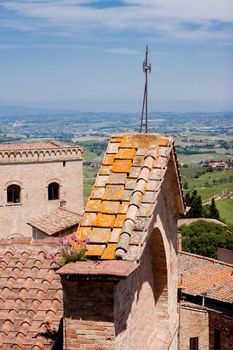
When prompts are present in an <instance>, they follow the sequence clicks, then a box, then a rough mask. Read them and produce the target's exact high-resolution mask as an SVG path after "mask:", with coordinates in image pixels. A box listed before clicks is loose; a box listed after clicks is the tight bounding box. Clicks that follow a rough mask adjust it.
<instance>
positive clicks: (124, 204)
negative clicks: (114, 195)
mask: <svg viewBox="0 0 233 350" xmlns="http://www.w3.org/2000/svg"><path fill="white" fill-rule="evenodd" d="M128 206H129V202H122V203H121V204H120V206H119V210H118V213H119V214H126V212H127V209H128Z"/></svg>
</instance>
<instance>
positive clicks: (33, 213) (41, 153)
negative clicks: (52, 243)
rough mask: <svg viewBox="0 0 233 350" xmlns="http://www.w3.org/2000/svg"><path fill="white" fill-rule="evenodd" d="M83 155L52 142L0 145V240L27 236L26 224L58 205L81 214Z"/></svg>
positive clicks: (66, 146)
mask: <svg viewBox="0 0 233 350" xmlns="http://www.w3.org/2000/svg"><path fill="white" fill-rule="evenodd" d="M82 152H83V150H82V148H81V147H80V146H77V145H73V144H68V143H64V142H60V141H54V140H51V141H44V142H36V143H24V144H23V143H22V144H1V145H0V238H3V237H4V238H6V237H13V236H15V235H23V236H30V235H31V227H30V226H29V225H27V222H28V221H30V220H31V219H33V218H34V217H38V216H42V215H46V214H49V213H50V212H52V211H53V210H54V209H57V208H58V207H59V206H61V205H65V206H66V209H68V210H71V211H74V212H77V213H82V211H83V169H82Z"/></svg>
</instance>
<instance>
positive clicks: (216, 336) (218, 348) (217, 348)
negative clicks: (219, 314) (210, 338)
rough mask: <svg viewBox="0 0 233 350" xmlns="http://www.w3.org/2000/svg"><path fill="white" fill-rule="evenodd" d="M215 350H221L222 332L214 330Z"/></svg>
mask: <svg viewBox="0 0 233 350" xmlns="http://www.w3.org/2000/svg"><path fill="white" fill-rule="evenodd" d="M214 350H221V331H220V330H219V329H215V330H214Z"/></svg>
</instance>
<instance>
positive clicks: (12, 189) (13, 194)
mask: <svg viewBox="0 0 233 350" xmlns="http://www.w3.org/2000/svg"><path fill="white" fill-rule="evenodd" d="M20 192H21V188H20V186H18V185H10V186H8V187H7V203H20V201H21V198H20Z"/></svg>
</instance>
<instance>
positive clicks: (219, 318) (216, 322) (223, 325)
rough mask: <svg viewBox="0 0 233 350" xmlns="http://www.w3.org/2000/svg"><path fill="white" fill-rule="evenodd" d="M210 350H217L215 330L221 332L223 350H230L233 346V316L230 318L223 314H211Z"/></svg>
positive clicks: (213, 312) (212, 312)
mask: <svg viewBox="0 0 233 350" xmlns="http://www.w3.org/2000/svg"><path fill="white" fill-rule="evenodd" d="M209 326H210V332H209V339H210V346H209V350H215V348H214V335H215V330H218V331H220V334H221V335H220V338H221V341H220V343H221V350H230V349H232V345H233V316H231V317H229V316H227V315H224V314H223V313H222V312H215V311H210V312H209Z"/></svg>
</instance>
